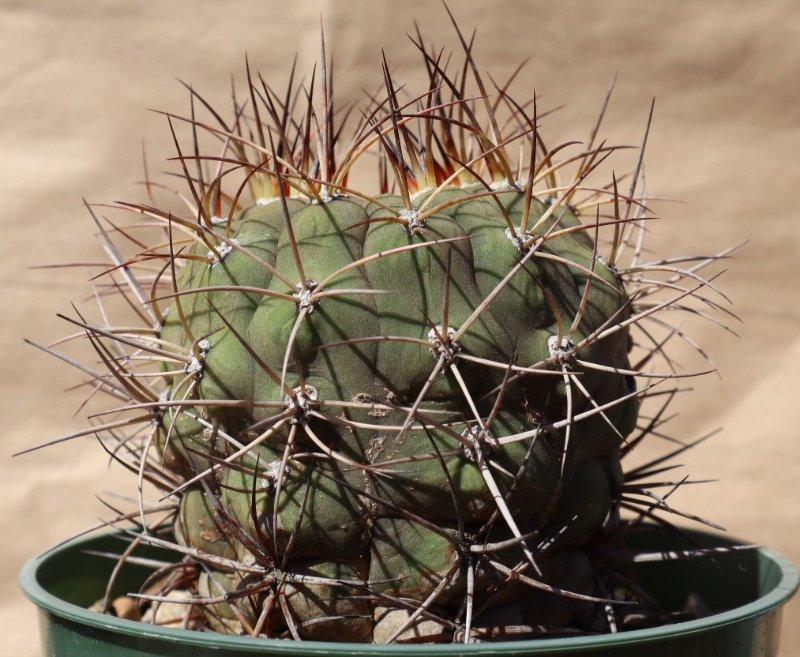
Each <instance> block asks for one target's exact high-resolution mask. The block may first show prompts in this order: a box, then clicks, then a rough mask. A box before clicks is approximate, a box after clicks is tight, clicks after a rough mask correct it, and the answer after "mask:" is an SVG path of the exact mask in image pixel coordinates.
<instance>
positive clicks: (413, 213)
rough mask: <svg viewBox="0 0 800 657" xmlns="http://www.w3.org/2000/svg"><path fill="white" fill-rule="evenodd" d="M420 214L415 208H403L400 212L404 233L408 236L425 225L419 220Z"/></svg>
mask: <svg viewBox="0 0 800 657" xmlns="http://www.w3.org/2000/svg"><path fill="white" fill-rule="evenodd" d="M420 214H421V213H420V211H419V210H418V209H417V208H403V209H402V210H400V215H399V216H400V218H401V219H402V220H403V221H404V222H405V225H406V231H407V232H408V233H409V235H410V234H411V233H415V232H416V231H417V230H419V229H420V228H422V227H423V226H424V225H425V222H424V221H423V220H421V219H420Z"/></svg>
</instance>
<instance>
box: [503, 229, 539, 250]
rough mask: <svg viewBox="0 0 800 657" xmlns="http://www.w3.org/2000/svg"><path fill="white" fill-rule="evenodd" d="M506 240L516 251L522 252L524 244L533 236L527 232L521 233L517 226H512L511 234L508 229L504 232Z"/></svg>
mask: <svg viewBox="0 0 800 657" xmlns="http://www.w3.org/2000/svg"><path fill="white" fill-rule="evenodd" d="M505 236H506V239H508V241H509V242H511V243H512V244H513V245H514V246H515V247H516V248H517V250H518V251H522V250H523V249H524V248H525V242H526V241H528V240H529V239H530V238H531V237H532V236H533V234H532V233H530V232H529V231H527V230H526V231H525V232H522V230H520V228H519V226H514V232H513V233H512V232H511V229H510V228H506V230H505Z"/></svg>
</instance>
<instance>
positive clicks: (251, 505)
mask: <svg viewBox="0 0 800 657" xmlns="http://www.w3.org/2000/svg"><path fill="white" fill-rule="evenodd" d="M454 24H455V22H454ZM456 33H457V34H458V36H459V38H460V40H461V43H462V45H463V48H464V52H465V53H466V55H465V59H464V62H463V69H462V70H461V71H460V72H452V71H450V70H448V69H449V67H448V66H447V65H446V64H445V63H444V59H443V58H442V57H441V55H440V54H437V53H436V51H434V50H433V49H430V48H428V47H427V46H426V44H424V42H423V40H422V38H421V37H419V35H418V36H417V39H416V40H414V43H415V45H416V46H417V47H418V49H419V51H420V53H421V54H422V57H423V63H424V65H425V67H426V69H427V71H428V74H429V80H430V83H429V86H428V87H427V88H426V89H423V90H421V92H420V93H419V95H417V96H412V95H409V93H408V92H403V93H401V92H400V91H399V90H398V85H397V83H396V82H395V80H394V79H393V77H392V75H391V73H390V70H389V66H388V63H387V62H386V60H385V59H384V62H383V73H384V78H385V88H384V90H383V92H382V93H381V94H379V95H377V96H376V97H375V98H372V99H371V101H370V102H369V103H368V105H367V106H366V107H365V108H364V109H362V111H361V119H360V121H355V119H351V117H350V112H342V110H340V109H338V108H337V107H336V106H335V105H334V104H333V98H332V94H331V90H332V88H333V75H332V71H329V70H328V67H327V62H326V56H325V47H324V39H323V48H322V66H321V74H320V76H319V77H320V83H319V84H318V87H319V88H317V83H315V81H314V80H313V78H312V81H311V83H310V84H309V85H308V86H305V85H299V86H298V85H296V84H295V82H294V71H292V78H291V79H290V82H289V85H288V89H287V91H286V93H285V94H281V95H278V94H276V93H275V92H274V91H273V90H272V89H271V88H270V87H269V86H268V85H267V84H266V83H264V82H263V81H259V82H256V81H254V79H253V76H252V75H251V73H250V70H249V67H248V70H247V78H248V82H249V84H248V92H247V94H246V97H245V98H244V99H238V98H236V97H234V102H233V104H234V111H233V115H232V118H230V119H227V120H226V119H224V118H222V117H221V116H220V115H219V114H218V113H217V112H216V111H215V110H213V109H211V107H210V106H209V105H208V104H207V103H206V102H205V101H204V100H203V98H201V97H200V96H199V95H198V94H197V93H196V92H195V91H194V90H191V89H190V97H191V101H192V106H191V114H190V116H189V117H181V116H178V115H173V114H167V118H168V122H169V126H170V129H171V134H172V138H173V141H174V145H175V148H176V152H177V160H178V162H179V165H180V167H181V173H182V176H183V178H184V181H185V183H186V186H187V190H186V191H185V192H183V193H181V194H180V197H181V198H182V199H183V201H184V207H182V208H178V209H176V208H174V207H173V208H170V209H163V208H162V207H160V205H159V203H158V202H157V201H156V199H155V196H156V192H155V191H154V189H155V187H156V186H155V185H154V184H153V183H152V181H150V180H149V179H148V181H147V182H148V184H147V189H148V192H149V194H150V198H149V199H148V202H146V203H119V204H115V207H116V208H117V209H119V210H123V211H124V212H125V213H127V215H124V216H127V218H128V219H129V223H128V225H124V224H122V223H121V222H119V221H115V222H113V223H112V222H111V221H108V220H105V219H104V218H102V217H100V216H99V214H98V213H97V212H96V211H95V209H94V208H90V211H91V212H92V216H93V218H94V221H95V223H96V226H97V228H98V231H99V233H100V235H101V236H102V238H103V242H104V246H105V249H106V253H107V254H108V256H109V258H110V260H111V266H110V267H108V268H107V270H106V271H105V272H104V274H105V277H106V281H107V282H108V284H109V286H108V289H109V290H111V291H112V292H116V293H118V295H119V296H121V297H122V298H123V299H125V300H126V301H128V302H129V304H130V305H131V306H132V307H134V309H135V312H136V314H137V315H138V317H139V318H140V319H141V321H142V326H141V327H139V328H131V326H130V324H129V323H128V324H126V325H125V326H122V327H117V326H114V325H112V324H110V323H109V322H108V321H107V320H104V321H103V323H102V325H100V324H92V323H90V322H89V321H87V320H85V319H84V318H83V317H82V316H79V317H77V318H70V319H69V321H71V322H72V323H73V324H75V325H77V326H78V327H79V328H80V329H81V331H82V333H83V335H84V336H85V337H86V338H87V339H88V340H89V341H90V342H91V344H92V346H93V347H94V348H95V349H96V351H97V354H98V355H99V357H100V360H101V361H102V363H103V365H104V367H105V371H103V372H100V371H97V370H95V369H93V368H91V367H89V366H84V365H78V366H79V367H80V368H81V369H82V371H83V372H85V373H86V374H87V375H88V376H89V377H90V379H91V381H92V382H93V387H94V388H97V389H99V390H101V391H102V392H105V393H107V394H108V395H109V396H110V397H111V398H112V399H114V400H115V403H114V404H113V405H112V408H110V409H109V410H108V411H107V412H106V413H105V414H104V415H103V416H102V417H103V420H102V421H101V422H100V423H99V424H95V425H94V426H92V427H91V429H88V430H86V431H84V432H79V434H74V435H72V436H69V437H70V438H71V437H75V435H84V434H88V433H96V434H98V435H99V436H101V441H102V443H103V444H104V446H105V447H106V449H107V450H108V451H109V453H110V454H111V455H112V456H113V458H114V459H115V460H117V461H119V462H120V463H122V464H123V465H124V466H125V467H126V468H128V469H129V470H131V471H133V472H134V473H136V475H137V477H138V481H139V490H140V502H139V504H138V508H137V509H136V510H134V511H132V512H130V513H121V514H120V515H119V517H118V518H116V519H114V521H113V524H116V525H119V526H126V527H128V529H127V530H126V531H128V532H129V533H131V534H133V535H135V542H136V543H137V544H138V543H141V542H145V543H152V544H155V545H166V546H169V547H171V548H172V549H174V550H176V551H177V552H178V553H179V554H180V555H181V557H182V558H181V560H180V562H179V563H177V564H173V565H169V566H164V567H163V568H162V569H161V570H160V571H158V572H157V573H156V574H155V575H154V577H153V578H152V582H156V583H157V586H156V587H155V589H153V588H152V587H151V589H148V591H147V592H144V593H141V594H140V595H139V596H138V600H139V601H140V604H144V603H145V602H148V601H149V602H153V603H154V604H157V603H158V602H160V601H164V600H168V599H169V593H170V592H171V591H173V590H181V591H183V592H184V593H185V591H189V592H190V594H191V596H192V598H193V601H194V604H192V605H187V606H186V609H187V612H186V619H185V622H186V623H187V624H188V625H189V626H197V627H210V628H212V629H214V630H217V631H221V632H233V633H249V634H252V635H253V636H267V637H279V636H286V637H294V638H296V639H316V640H339V641H341V640H344V641H363V642H371V641H375V642H381V643H385V642H394V641H400V642H402V641H412V642H413V641H464V642H471V641H477V640H491V639H493V638H498V637H501V638H510V637H515V636H519V637H527V636H538V635H542V634H552V633H560V634H564V633H567V634H568V633H574V632H579V631H592V632H595V631H604V630H605V631H607V630H608V629H617V627H622V625H623V623H622V616H623V614H622V611H624V610H625V609H627V605H630V604H631V600H630V599H627V598H628V596H629V595H630V593H631V590H632V589H630V588H627V587H624V586H622V585H621V584H620V582H623V581H624V580H623V579H621V578H617V575H619V574H620V573H621V572H622V571H623V570H624V564H623V565H620V563H619V559H621V558H622V557H620V556H619V555H620V554H621V553H620V551H619V550H618V549H617V550H616V551H614V549H612V548H614V546H616V545H617V541H618V539H619V538H620V537H624V536H625V535H626V533H627V532H630V531H631V530H632V528H634V527H635V526H636V525H637V524H638V523H639V522H640V521H641V519H642V518H651V517H654V516H655V514H656V513H660V514H661V522H662V523H663V524H665V525H668V524H669V520H668V517H669V514H678V513H679V512H678V511H677V510H675V509H673V508H672V507H671V506H669V505H668V504H667V502H666V499H665V498H664V497H659V496H658V495H657V494H656V493H655V492H654V490H653V488H651V485H652V486H659V485H665V484H664V482H660V483H657V484H648V483H642V482H643V480H645V481H646V480H647V478H648V477H649V475H651V474H655V473H658V472H661V471H662V470H663V469H664V468H663V466H661V465H660V460H659V461H656V462H654V463H652V464H649V465H644V466H640V467H639V468H636V469H634V470H630V471H629V472H627V473H625V472H624V471H623V468H622V464H621V461H622V459H623V457H625V456H626V455H627V454H629V453H630V452H631V451H632V450H633V449H634V447H635V446H636V445H638V444H639V442H640V441H641V440H642V439H643V438H645V437H647V436H648V435H651V434H653V433H658V432H659V427H660V426H661V422H662V416H663V407H661V408H659V409H657V410H656V412H655V413H653V414H651V415H649V416H647V417H646V418H642V417H640V416H639V407H640V404H641V403H642V402H643V401H645V400H648V399H650V400H651V403H656V404H657V403H658V400H659V399H671V398H672V397H673V396H674V393H675V389H673V388H670V387H669V381H671V380H673V379H675V378H676V377H677V376H678V375H677V374H675V373H674V372H673V371H671V370H669V369H668V370H667V371H666V372H659V371H658V368H655V369H653V370H651V369H650V368H651V366H652V364H653V363H655V362H656V361H657V359H659V358H662V357H663V355H664V346H665V343H666V342H668V341H669V340H670V339H671V338H673V337H679V338H680V337H684V338H686V336H684V334H683V333H682V332H681V331H679V330H678V329H673V328H672V327H671V325H670V324H669V323H668V321H667V319H665V316H666V315H667V313H665V312H662V311H667V310H669V311H674V310H676V309H683V310H689V311H692V312H697V313H702V312H703V311H702V310H697V309H694V310H693V307H692V305H691V301H692V300H693V299H695V300H699V302H700V303H701V304H704V305H707V306H712V307H714V308H718V304H717V303H716V302H714V301H712V300H710V299H708V298H706V297H705V296H703V295H704V290H707V289H709V287H710V284H709V283H708V282H707V281H706V280H704V279H703V278H701V276H700V275H699V274H698V273H697V272H698V271H699V269H700V268H701V267H702V266H705V265H707V264H709V263H711V262H714V261H715V260H716V259H717V257H719V256H711V257H709V258H704V259H703V258H699V259H696V260H695V261H694V262H692V264H690V265H688V266H686V268H680V267H681V266H682V265H681V263H682V262H686V261H690V259H685V260H680V261H674V260H661V261H657V262H653V263H645V262H644V259H643V258H644V248H643V241H642V240H643V236H644V233H645V224H646V223H647V221H648V219H649V218H651V216H652V215H651V214H650V212H649V210H648V208H647V198H646V196H645V195H644V194H643V193H642V192H641V191H640V190H639V188H640V187H641V186H642V182H641V175H640V173H641V163H642V157H643V154H644V143H643V144H642V147H641V149H640V153H639V158H638V161H637V162H636V163H635V166H634V167H633V170H632V171H631V172H630V173H629V174H627V175H626V176H624V178H626V180H625V181H624V182H625V184H626V185H627V188H628V191H627V192H622V191H620V189H619V188H620V184H621V182H622V181H623V176H621V177H620V178H619V179H617V177H616V176H615V175H613V174H612V175H611V176H610V179H609V180H606V181H604V182H594V181H593V180H594V178H596V177H598V175H599V172H602V171H604V170H607V169H608V166H609V165H608V163H607V160H608V158H609V157H611V156H613V155H615V154H616V151H617V150H618V149H617V148H615V147H611V146H607V145H606V144H605V143H600V144H596V135H597V132H598V128H599V126H600V122H599V121H598V124H597V125H596V126H595V128H594V130H592V132H591V135H590V138H589V139H588V141H586V142H585V143H583V144H577V143H567V144H561V145H558V146H556V147H549V146H548V145H547V144H546V143H545V141H544V138H543V137H542V135H541V133H540V126H539V123H540V120H541V116H542V113H541V111H540V108H539V107H538V103H537V99H536V98H535V97H534V98H533V99H532V100H531V101H529V102H520V101H517V100H515V99H513V98H512V97H511V96H510V94H509V92H508V85H503V86H497V91H496V92H495V93H494V94H489V93H488V92H487V88H486V84H485V82H484V79H483V77H482V76H481V73H480V71H479V69H478V68H477V66H476V64H475V62H474V59H473V57H472V54H471V48H470V44H468V43H467V42H466V40H465V39H464V38H463V36H462V34H461V32H460V31H459V30H458V27H457V26H456ZM469 85H474V93H472V91H473V90H471V89H470V88H469ZM404 94H405V95H404ZM606 102H607V101H606ZM198 105H201V106H202V107H203V108H205V109H206V110H208V116H209V117H210V118H209V119H208V120H206V121H204V120H201V119H200V118H198V117H197V109H198V108H197V106H198ZM604 112H605V105H604V106H603V112H601V118H602V114H603V113H604ZM651 116H652V108H651ZM353 123H355V126H354V127H352V128H350V132H349V133H348V132H347V129H346V126H347V125H350V124H353ZM183 127H185V128H187V130H188V132H189V133H190V135H191V141H190V142H189V144H188V145H187V143H186V142H185V141H182V140H181V138H180V136H179V135H180V133H181V131H182V128H183ZM648 130H649V120H648ZM345 134H349V135H350V137H349V140H346V139H345V137H343V135H345ZM646 135H647V132H645V142H646ZM565 153H566V155H565ZM367 169H373V170H374V171H375V172H376V173H377V175H378V189H377V191H376V192H372V191H363V190H362V187H361V186H356V185H355V184H352V185H351V184H350V183H349V180H351V179H354V178H356V177H357V174H358V172H359V171H360V170H367ZM148 240H149V242H148ZM131 245H134V247H135V249H134V251H133V252H132V253H131V254H128V253H126V249H129V248H130V246H131ZM722 255H724V254H722ZM623 258H626V259H627V261H628V262H629V263H630V264H627V265H625V266H623V265H622V264H621V263H622V261H623ZM99 298H100V299H101V301H102V299H103V298H104V297H103V296H102V295H100V297H99ZM104 317H105V313H104ZM686 339H687V340H688V339H689V338H686ZM47 349H48V351H51V352H52V353H56V352H55V351H54V350H53V349H50V348H47ZM667 364H668V365H670V366H671V363H670V362H669V361H667ZM682 376H686V375H682ZM658 386H661V387H660V388H659V387H658ZM685 448H686V445H682V446H680V447H678V448H677V449H676V450H675V452H679V451H682V450H683V449H685ZM667 485H677V484H670V483H669V482H667ZM147 490H151V491H153V490H155V491H157V497H160V498H161V499H162V501H161V502H160V503H159V504H155V505H153V504H146V503H145V502H144V495H145V492H146V491H147ZM625 509H628V510H632V511H633V512H634V513H633V517H632V518H626V517H624V516H623V515H622V514H621V512H622V511H623V510H625ZM665 515H666V516H667V517H666V518H664V517H663V516H665ZM165 521H166V523H167V525H168V530H165V529H164V523H165ZM130 522H132V523H133V525H134V527H133V528H132V529H131V528H130V525H129V523H130ZM609 546H610V547H609ZM613 555H617V556H616V557H614V556H613ZM124 558H125V557H123V559H124ZM615 558H616V561H615ZM154 591H155V592H154ZM184 598H185V595H184ZM636 604H638V605H639V607H637V608H640V607H641V606H642V605H644V604H645V603H644V602H642V601H641V600H639V601H638V602H637V603H636Z"/></svg>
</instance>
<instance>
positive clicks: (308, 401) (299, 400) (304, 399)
mask: <svg viewBox="0 0 800 657" xmlns="http://www.w3.org/2000/svg"><path fill="white" fill-rule="evenodd" d="M293 391H294V394H295V396H294V397H292V396H291V395H286V396H285V397H284V398H283V402H284V403H285V404H286V408H287V409H293V408H296V409H298V410H299V411H301V412H305V411H307V410H308V409H309V408H311V407H312V406H313V405H314V402H315V401H317V400H318V399H319V392H318V391H317V389H316V388H315V387H314V386H311V385H307V384H306V385H305V386H297V387H296V388H294V389H293Z"/></svg>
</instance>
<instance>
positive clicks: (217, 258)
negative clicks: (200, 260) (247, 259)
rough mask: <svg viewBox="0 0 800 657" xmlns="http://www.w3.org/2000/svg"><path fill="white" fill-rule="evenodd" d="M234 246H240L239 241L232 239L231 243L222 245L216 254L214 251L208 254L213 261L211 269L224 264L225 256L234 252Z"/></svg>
mask: <svg viewBox="0 0 800 657" xmlns="http://www.w3.org/2000/svg"><path fill="white" fill-rule="evenodd" d="M223 221H225V222H227V221H228V220H227V219H223ZM231 242H232V244H231ZM233 244H236V245H238V244H239V242H238V240H235V239H231V240H230V242H226V243H225V244H221V245H220V246H219V247H218V248H217V252H216V253H214V251H209V252H208V257H209V258H211V260H212V262H211V264H210V265H209V266H210V267H216V266H217V265H218V264H219V263H220V262H222V261H223V260H224V259H225V256H226V255H228V254H229V253H230V252H231V251H233ZM217 254H219V255H217Z"/></svg>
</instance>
